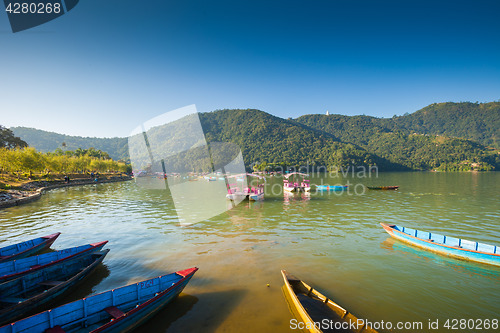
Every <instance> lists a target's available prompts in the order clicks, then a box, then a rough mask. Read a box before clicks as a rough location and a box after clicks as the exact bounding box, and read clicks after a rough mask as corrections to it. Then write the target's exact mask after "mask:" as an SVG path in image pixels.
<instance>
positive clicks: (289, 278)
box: [281, 270, 377, 333]
mask: <svg viewBox="0 0 500 333" xmlns="http://www.w3.org/2000/svg"><path fill="white" fill-rule="evenodd" d="M281 275H283V280H284V281H285V286H284V288H283V291H284V293H285V297H286V299H287V301H288V303H289V305H290V308H291V310H292V313H293V314H294V316H295V317H296V320H295V321H294V319H292V320H291V321H290V327H291V328H294V329H300V330H302V331H304V332H314V333H322V332H356V333H377V331H375V330H374V329H372V328H370V327H369V326H367V325H366V320H361V319H358V318H357V317H356V316H354V315H353V314H351V313H350V312H349V311H347V310H346V309H344V308H342V307H341V306H340V305H338V304H336V303H335V302H333V301H332V300H330V299H328V297H326V296H324V295H322V294H321V293H319V292H318V291H317V290H314V289H313V288H312V287H310V286H309V285H308V284H307V283H305V282H304V281H302V280H299V279H297V278H296V277H295V276H293V275H291V274H288V273H287V272H286V271H284V270H282V271H281Z"/></svg>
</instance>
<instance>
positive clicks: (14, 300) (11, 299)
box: [0, 297, 26, 304]
mask: <svg viewBox="0 0 500 333" xmlns="http://www.w3.org/2000/svg"><path fill="white" fill-rule="evenodd" d="M25 300H26V299H25V298H20V297H2V298H0V302H3V303H13V304H17V303H21V302H24V301H25Z"/></svg>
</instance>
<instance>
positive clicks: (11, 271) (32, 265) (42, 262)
mask: <svg viewBox="0 0 500 333" xmlns="http://www.w3.org/2000/svg"><path fill="white" fill-rule="evenodd" d="M107 242H108V241H104V242H99V243H94V244H87V245H82V246H76V247H71V248H67V249H63V250H59V251H56V252H50V253H45V254H39V255H37V256H31V257H28V258H23V259H17V260H11V261H6V262H2V263H0V283H3V282H5V281H8V280H12V279H15V278H18V277H19V276H22V275H24V274H27V273H29V272H33V271H35V270H39V269H43V268H45V267H48V266H50V265H58V264H60V263H62V262H63V261H65V260H69V259H71V258H75V257H78V256H80V255H85V254H89V253H91V252H96V251H100V250H102V248H103V246H104V245H106V243H107Z"/></svg>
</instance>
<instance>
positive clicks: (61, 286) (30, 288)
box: [0, 249, 109, 324]
mask: <svg viewBox="0 0 500 333" xmlns="http://www.w3.org/2000/svg"><path fill="white" fill-rule="evenodd" d="M108 252H109V249H108V250H104V251H100V252H94V253H91V254H88V255H85V256H81V257H77V258H73V259H70V260H67V261H65V262H64V263H62V264H61V265H56V266H49V267H45V268H43V269H40V270H37V271H35V272H31V273H29V274H26V275H23V276H21V277H19V278H17V279H14V280H10V281H7V282H4V283H1V284H0V295H1V296H0V324H5V323H8V322H12V321H13V320H15V319H17V318H20V317H22V316H23V315H24V314H26V313H27V312H29V311H31V310H33V309H35V308H37V307H39V306H41V305H43V304H45V303H47V302H50V301H52V300H54V299H56V298H57V297H59V296H61V295H62V294H64V293H65V292H66V291H67V290H68V289H70V288H71V287H74V286H75V285H76V284H77V283H79V282H80V281H81V280H83V279H84V278H85V277H87V276H88V275H89V274H90V273H92V272H93V271H94V269H95V268H96V267H97V265H99V264H100V263H101V262H102V261H103V259H104V257H105V256H106V254H108Z"/></svg>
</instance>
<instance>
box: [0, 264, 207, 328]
mask: <svg viewBox="0 0 500 333" xmlns="http://www.w3.org/2000/svg"><path fill="white" fill-rule="evenodd" d="M197 270H198V268H196V267H193V268H189V269H185V270H183V271H178V272H175V273H172V274H169V275H162V276H159V277H156V278H154V279H150V280H145V281H142V282H138V283H134V284H130V285H127V286H124V287H120V288H117V289H112V290H108V291H105V292H103V293H100V294H96V295H93V296H89V297H86V298H83V299H80V300H78V301H74V302H71V303H68V304H65V305H62V306H60V307H57V308H54V309H52V310H48V311H45V312H41V313H39V314H36V315H34V316H31V317H28V318H25V319H22V320H19V321H17V322H15V323H12V324H10V325H5V326H3V327H0V333H13V332H15V333H64V332H93V333H97V332H106V333H109V332H128V331H131V330H133V329H135V328H137V327H138V326H139V325H141V324H143V323H144V322H145V321H147V320H148V319H149V318H151V317H152V316H153V315H155V314H156V313H157V312H158V311H159V310H160V309H162V308H163V307H164V306H165V305H167V304H168V303H169V302H170V301H171V300H172V299H174V298H175V297H176V296H177V295H178V294H179V293H180V292H181V291H182V290H183V289H184V287H185V286H186V285H187V283H188V282H189V280H190V279H191V277H192V276H193V275H194V273H195V272H196V271H197Z"/></svg>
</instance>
